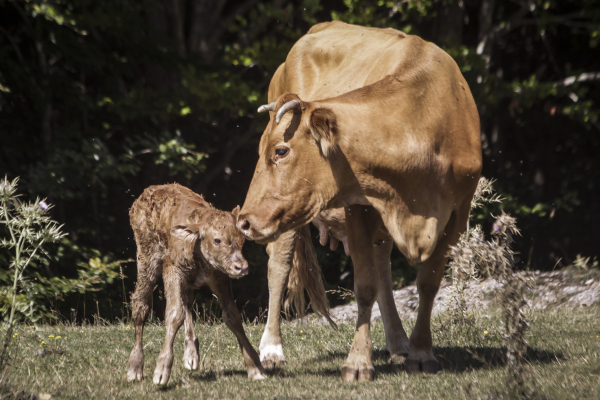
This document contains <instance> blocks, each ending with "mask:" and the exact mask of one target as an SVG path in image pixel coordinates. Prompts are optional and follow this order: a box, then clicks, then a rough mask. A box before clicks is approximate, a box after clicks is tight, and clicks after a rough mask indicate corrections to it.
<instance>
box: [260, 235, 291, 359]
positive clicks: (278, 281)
mask: <svg viewBox="0 0 600 400" xmlns="http://www.w3.org/2000/svg"><path fill="white" fill-rule="evenodd" d="M296 233H297V232H296V231H295V230H291V231H288V232H285V233H283V234H282V235H281V236H280V237H279V239H277V240H276V241H275V242H271V243H269V244H268V245H267V253H268V254H269V272H268V274H269V275H268V281H269V313H268V316H267V324H266V326H265V331H264V332H263V335H262V339H261V340H260V346H259V350H260V362H261V364H262V366H263V367H265V368H266V369H273V368H275V367H277V368H281V367H284V366H285V364H286V361H285V356H284V355H283V342H282V340H281V329H280V324H281V317H280V315H281V301H282V299H283V292H284V291H285V287H286V284H287V280H288V277H289V275H290V269H291V267H292V262H293V256H294V248H295V246H296V240H297V239H296Z"/></svg>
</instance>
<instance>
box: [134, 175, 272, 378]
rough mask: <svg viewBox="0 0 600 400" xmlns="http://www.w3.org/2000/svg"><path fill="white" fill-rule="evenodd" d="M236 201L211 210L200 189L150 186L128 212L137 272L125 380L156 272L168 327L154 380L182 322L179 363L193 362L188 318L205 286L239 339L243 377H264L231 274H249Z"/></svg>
mask: <svg viewBox="0 0 600 400" xmlns="http://www.w3.org/2000/svg"><path fill="white" fill-rule="evenodd" d="M238 213H239V206H238V207H236V208H235V209H234V210H233V211H232V212H226V211H221V210H217V209H216V208H214V207H213V206H212V205H211V204H210V203H208V202H207V201H206V200H204V198H203V197H202V196H201V195H198V194H196V193H194V192H193V191H191V190H190V189H188V188H186V187H184V186H181V185H178V184H170V185H161V186H150V187H149V188H147V189H146V190H144V192H143V193H142V195H141V196H140V197H139V198H138V199H137V200H136V201H135V202H134V203H133V206H132V207H131V210H130V211H129V217H130V221H131V227H132V229H133V233H134V236H135V243H136V245H137V267H138V277H137V283H136V288H135V292H134V293H133V296H132V299H131V303H132V310H133V312H132V316H133V321H134V323H135V344H134V346H133V350H132V351H131V355H130V356H129V364H128V368H127V380H128V381H133V380H136V379H137V380H141V379H142V377H143V369H144V350H143V347H142V336H143V331H144V323H145V322H146V319H147V317H148V314H149V312H150V302H151V299H152V292H153V291H154V287H155V285H156V282H157V280H158V278H159V277H160V276H161V275H162V278H163V281H164V285H165V297H166V299H167V308H166V312H165V326H166V328H167V333H166V337H165V342H164V345H163V348H162V350H161V352H160V354H159V356H158V361H157V363H156V369H155V370H154V377H153V382H154V383H155V384H160V385H164V384H166V383H167V382H168V381H169V377H170V376H171V366H172V365H173V341H174V340H175V334H176V333H177V331H178V330H179V328H180V327H181V325H182V324H184V323H185V342H184V354H183V365H184V367H185V368H187V369H190V370H195V369H197V368H198V360H199V354H198V339H197V337H196V334H195V333H194V329H193V324H192V309H191V307H192V302H193V291H194V289H196V288H199V287H201V286H203V285H206V284H207V285H208V286H209V287H210V288H211V290H212V291H213V293H214V294H215V295H216V297H217V299H218V300H219V303H220V304H221V308H222V310H223V320H224V321H225V324H226V325H227V327H228V328H229V329H230V330H231V331H232V332H233V334H234V335H235V337H236V338H237V340H238V343H239V344H240V347H241V349H242V354H243V357H244V362H245V364H246V370H247V372H248V377H249V378H251V379H264V378H266V372H265V370H264V368H263V367H262V365H261V364H260V360H259V357H258V354H257V353H256V351H255V350H254V349H253V348H252V345H251V344H250V341H249V340H248V338H247V337H246V334H245V333H244V328H243V326H242V318H241V316H240V313H239V312H238V310H237V308H236V305H235V301H234V299H233V293H232V291H231V279H230V278H241V277H242V276H244V275H247V274H248V262H247V261H246V259H245V258H244V256H243V255H242V246H243V244H244V236H243V235H242V234H241V233H240V232H239V231H238V230H237V229H236V226H235V222H236V216H237V214H238Z"/></svg>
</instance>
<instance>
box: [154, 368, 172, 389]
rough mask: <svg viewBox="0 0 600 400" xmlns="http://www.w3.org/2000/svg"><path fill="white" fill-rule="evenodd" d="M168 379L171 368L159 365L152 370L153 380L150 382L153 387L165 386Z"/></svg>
mask: <svg viewBox="0 0 600 400" xmlns="http://www.w3.org/2000/svg"><path fill="white" fill-rule="evenodd" d="M170 377H171V368H170V367H168V366H166V365H161V364H160V363H159V364H158V365H157V366H156V369H155V370H154V378H153V379H152V382H154V384H155V385H166V384H167V382H169V378H170Z"/></svg>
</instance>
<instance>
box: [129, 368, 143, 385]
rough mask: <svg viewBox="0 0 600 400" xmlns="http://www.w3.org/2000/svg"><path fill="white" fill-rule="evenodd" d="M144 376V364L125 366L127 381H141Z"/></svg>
mask: <svg viewBox="0 0 600 400" xmlns="http://www.w3.org/2000/svg"><path fill="white" fill-rule="evenodd" d="M143 377H144V366H143V365H136V366H130V367H129V368H127V382H133V381H135V380H138V381H141V380H142V378H143Z"/></svg>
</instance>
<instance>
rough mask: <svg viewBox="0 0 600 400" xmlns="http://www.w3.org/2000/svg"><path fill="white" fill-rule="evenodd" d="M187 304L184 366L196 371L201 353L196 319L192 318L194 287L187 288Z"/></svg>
mask: <svg viewBox="0 0 600 400" xmlns="http://www.w3.org/2000/svg"><path fill="white" fill-rule="evenodd" d="M186 297H187V299H188V301H187V304H186V305H185V306H186V307H185V310H184V311H185V321H184V329H185V341H184V345H183V366H184V368H186V369H189V370H191V371H195V370H197V369H198V362H199V360H200V354H199V345H200V344H199V343H198V338H197V337H196V332H194V323H193V322H194V321H193V319H192V302H193V299H194V289H192V288H189V289H187V296H186Z"/></svg>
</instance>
